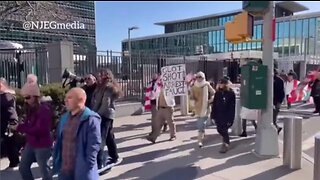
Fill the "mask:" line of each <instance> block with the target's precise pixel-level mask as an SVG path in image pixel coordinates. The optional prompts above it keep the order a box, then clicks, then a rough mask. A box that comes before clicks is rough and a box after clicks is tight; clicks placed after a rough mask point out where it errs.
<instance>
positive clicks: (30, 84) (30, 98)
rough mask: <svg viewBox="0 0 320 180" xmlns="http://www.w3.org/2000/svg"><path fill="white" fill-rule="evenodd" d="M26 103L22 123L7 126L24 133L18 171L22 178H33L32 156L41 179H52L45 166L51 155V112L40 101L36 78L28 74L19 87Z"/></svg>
mask: <svg viewBox="0 0 320 180" xmlns="http://www.w3.org/2000/svg"><path fill="white" fill-rule="evenodd" d="M21 94H22V96H23V97H24V100H25V104H26V112H25V113H26V118H25V119H24V121H23V123H21V124H18V125H12V126H9V128H10V129H11V130H14V131H18V132H20V133H23V134H26V141H27V143H26V146H25V149H24V150H23V152H22V155H21V162H20V164H19V171H20V174H21V177H22V179H34V177H33V175H32V172H31V169H30V168H31V164H32V163H33V162H34V157H36V161H37V163H38V165H39V168H40V172H41V175H42V179H48V180H50V179H52V176H51V173H50V172H49V169H48V168H47V162H48V160H49V158H50V156H51V147H52V142H53V141H52V138H51V125H52V117H53V112H52V110H51V109H50V107H49V106H47V105H46V104H45V103H41V99H40V89H39V86H38V84H37V78H36V76H34V75H30V76H29V75H28V78H27V82H26V83H25V85H24V86H23V87H22V89H21Z"/></svg>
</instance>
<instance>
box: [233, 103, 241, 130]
mask: <svg viewBox="0 0 320 180" xmlns="http://www.w3.org/2000/svg"><path fill="white" fill-rule="evenodd" d="M240 112H241V102H240V97H236V110H235V117H234V122H233V125H232V127H231V130H232V131H231V132H232V134H233V135H236V136H239V135H240V134H241V132H242V123H241V117H240Z"/></svg>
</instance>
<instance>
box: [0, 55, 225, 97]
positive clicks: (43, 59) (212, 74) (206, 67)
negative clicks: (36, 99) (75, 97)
mask: <svg viewBox="0 0 320 180" xmlns="http://www.w3.org/2000/svg"><path fill="white" fill-rule="evenodd" d="M17 54H18V53H17V51H0V69H1V71H0V76H1V77H5V78H6V79H7V80H8V82H9V83H10V85H11V86H13V87H17V86H18V59H17V57H18V56H17ZM73 58H74V59H73V60H74V70H75V74H76V75H78V76H84V75H86V74H88V73H93V74H95V73H96V72H97V71H98V69H100V68H109V69H110V70H111V71H112V72H113V73H114V76H115V79H116V80H117V81H118V82H119V84H120V85H121V88H122V91H123V92H124V97H123V98H122V99H121V100H123V101H131V100H134V101H137V100H138V101H143V99H144V92H145V87H146V86H147V85H148V83H149V82H150V81H151V79H152V76H153V74H155V73H159V72H160V71H161V67H163V66H167V65H174V64H186V69H187V73H196V72H197V71H203V72H205V73H206V74H207V76H208V79H210V78H211V79H212V78H213V80H214V81H217V80H218V78H220V77H221V76H222V73H220V74H219V73H217V72H220V71H221V72H222V69H223V68H224V67H225V66H228V63H225V62H219V63H216V62H212V61H210V60H208V59H207V57H206V56H201V55H200V56H177V55H170V54H163V53H162V52H159V53H158V52H157V53H156V52H152V53H150V52H148V51H139V52H133V53H132V54H131V62H132V64H131V69H130V60H129V56H123V55H122V53H120V52H114V51H98V52H88V53H85V54H74V55H73ZM20 61H21V62H23V68H24V71H22V73H21V77H22V78H21V81H22V84H23V83H24V82H25V77H26V76H27V74H29V73H34V74H36V75H37V76H38V78H39V83H40V84H47V82H48V64H49V63H48V62H49V60H48V52H47V50H46V49H33V50H31V49H29V50H21V55H20ZM229 64H230V63H229ZM130 73H131V74H130ZM130 77H132V79H130Z"/></svg>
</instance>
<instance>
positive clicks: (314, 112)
mask: <svg viewBox="0 0 320 180" xmlns="http://www.w3.org/2000/svg"><path fill="white" fill-rule="evenodd" d="M312 113H313V114H317V113H320V112H319V111H313V112H312Z"/></svg>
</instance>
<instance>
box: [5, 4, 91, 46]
mask: <svg viewBox="0 0 320 180" xmlns="http://www.w3.org/2000/svg"><path fill="white" fill-rule="evenodd" d="M5 2H6V1H4V2H0V7H2V8H3V7H4V6H5V4H4V3H5ZM54 2H55V3H57V4H58V7H61V8H63V9H65V10H67V11H68V14H70V15H71V17H70V19H68V22H69V23H72V22H74V21H76V22H80V23H83V24H84V27H85V29H63V30H57V29H47V30H44V29H42V30H36V29H34V30H25V29H23V23H24V22H25V21H26V20H25V16H24V15H22V13H19V12H16V13H14V14H11V15H9V16H8V17H7V18H6V20H5V21H3V22H0V40H6V41H12V42H16V43H20V44H22V45H23V46H24V47H26V48H35V47H39V46H43V45H46V44H47V43H50V42H55V41H61V40H69V41H72V42H73V43H74V51H75V52H77V51H79V52H83V51H87V50H90V49H94V50H95V49H96V37H95V36H96V35H95V7H94V6H95V5H94V1H54ZM2 8H1V9H2ZM50 20H51V19H47V21H50Z"/></svg>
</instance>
